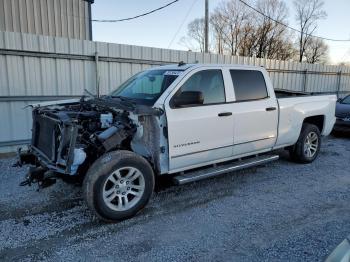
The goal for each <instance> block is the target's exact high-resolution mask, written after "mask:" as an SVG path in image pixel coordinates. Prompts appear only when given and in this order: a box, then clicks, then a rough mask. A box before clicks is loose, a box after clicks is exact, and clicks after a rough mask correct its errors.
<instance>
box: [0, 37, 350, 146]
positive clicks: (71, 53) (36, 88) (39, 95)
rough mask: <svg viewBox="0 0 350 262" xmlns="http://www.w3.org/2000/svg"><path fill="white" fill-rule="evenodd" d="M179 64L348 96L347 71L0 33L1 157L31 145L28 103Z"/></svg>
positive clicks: (71, 94) (102, 87)
mask: <svg viewBox="0 0 350 262" xmlns="http://www.w3.org/2000/svg"><path fill="white" fill-rule="evenodd" d="M96 54H97V55H96ZM179 61H184V62H187V63H193V62H196V61H197V62H199V63H225V64H227V63H229V64H250V65H258V66H264V67H265V68H267V69H268V71H269V72H270V76H271V78H272V81H273V84H274V86H275V87H276V88H282V89H288V90H295V91H307V92H324V93H338V94H339V95H344V94H345V93H346V92H350V68H348V67H341V66H325V65H311V64H301V63H296V62H291V61H277V60H269V59H258V58H254V57H238V56H223V55H214V54H203V53H195V52H186V51H177V50H167V49H159V48H152V47H140V46H130V45H120V44H111V43H101V42H92V41H86V40H75V39H66V38H55V37H47V36H38V35H29V34H20V33H9V32H0V116H1V124H0V152H6V151H11V150H13V149H14V148H15V146H16V145H20V144H23V143H26V142H27V141H28V139H29V137H30V129H31V115H30V109H29V108H26V109H23V108H25V107H26V106H27V105H28V104H30V103H33V102H38V101H46V100H57V99H64V98H69V97H75V96H76V97H78V96H80V95H81V94H82V93H83V90H84V89H87V90H89V91H90V92H95V90H96V86H97V82H99V86H100V91H101V94H105V93H107V92H109V91H111V90H113V89H115V88H116V87H117V86H118V85H119V84H121V83H122V82H123V81H125V80H126V79H127V78H129V77H130V76H131V75H133V74H135V73H137V72H138V71H140V70H144V69H146V68H149V67H152V66H155V65H161V64H169V63H178V62H179ZM97 65H98V66H97ZM97 75H99V76H100V77H99V78H97V77H96V76H97Z"/></svg>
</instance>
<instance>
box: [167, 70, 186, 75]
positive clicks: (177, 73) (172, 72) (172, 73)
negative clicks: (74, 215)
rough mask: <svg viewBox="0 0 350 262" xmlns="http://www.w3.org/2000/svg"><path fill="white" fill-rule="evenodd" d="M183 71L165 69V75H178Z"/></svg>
mask: <svg viewBox="0 0 350 262" xmlns="http://www.w3.org/2000/svg"><path fill="white" fill-rule="evenodd" d="M181 73H182V71H179V70H177V71H165V73H164V75H165V76H178V75H180V74H181Z"/></svg>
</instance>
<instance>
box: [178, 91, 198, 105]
mask: <svg viewBox="0 0 350 262" xmlns="http://www.w3.org/2000/svg"><path fill="white" fill-rule="evenodd" d="M203 102H204V98H203V93H202V92H200V91H184V92H181V93H180V94H179V95H176V96H174V98H173V101H172V105H173V106H174V107H185V106H190V105H203Z"/></svg>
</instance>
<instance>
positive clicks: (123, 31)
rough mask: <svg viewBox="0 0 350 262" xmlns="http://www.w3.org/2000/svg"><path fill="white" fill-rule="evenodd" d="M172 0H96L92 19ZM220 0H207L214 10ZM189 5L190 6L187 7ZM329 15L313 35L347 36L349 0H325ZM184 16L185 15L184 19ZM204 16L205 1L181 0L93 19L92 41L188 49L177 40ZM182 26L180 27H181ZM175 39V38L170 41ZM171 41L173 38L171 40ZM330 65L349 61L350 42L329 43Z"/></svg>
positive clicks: (292, 23) (289, 0)
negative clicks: (192, 22) (102, 20)
mask: <svg viewBox="0 0 350 262" xmlns="http://www.w3.org/2000/svg"><path fill="white" fill-rule="evenodd" d="M171 1H172V0H147V1H146V0H128V1H125V0H124V1H122V0H96V1H95V3H94V4H93V5H92V18H93V19H121V18H126V17H131V16H135V15H138V14H141V13H144V12H147V11H150V10H152V9H155V8H158V7H160V6H162V5H165V4H167V3H169V2H171ZM220 1H222V0H209V6H210V10H213V9H214V8H215V7H216V6H217V5H218V3H219V2H220ZM284 2H285V3H286V4H287V6H288V8H289V13H290V15H289V20H288V22H289V25H290V26H292V27H294V28H297V25H296V22H295V11H294V8H293V1H292V0H284ZM191 6H192V9H190V7H191ZM324 10H325V11H326V12H327V14H328V16H327V18H326V19H325V20H321V21H319V23H318V28H317V31H316V32H315V34H316V35H319V36H324V37H327V38H334V39H350V27H349V24H350V15H349V11H350V0H325V6H324ZM186 15H188V16H187V18H186ZM203 16H204V0H180V1H178V2H176V3H175V4H173V5H171V6H169V7H167V8H165V9H163V10H160V11H158V12H156V13H153V14H150V15H148V16H145V17H141V18H138V19H135V20H131V21H124V22H118V23H96V22H93V25H92V30H93V40H94V41H102V42H111V43H119V44H129V45H140V46H152V47H160V48H171V49H178V50H188V48H187V47H186V46H184V45H183V44H181V41H180V39H181V38H182V37H183V36H186V32H187V24H188V23H189V22H190V21H192V20H193V19H195V18H199V17H203ZM181 25H182V27H181ZM176 33H177V34H176ZM173 39H174V40H173ZM172 40H173V41H172ZM327 44H328V45H329V48H330V50H329V57H330V62H331V63H332V64H336V63H339V62H348V63H349V62H350V42H330V41H327Z"/></svg>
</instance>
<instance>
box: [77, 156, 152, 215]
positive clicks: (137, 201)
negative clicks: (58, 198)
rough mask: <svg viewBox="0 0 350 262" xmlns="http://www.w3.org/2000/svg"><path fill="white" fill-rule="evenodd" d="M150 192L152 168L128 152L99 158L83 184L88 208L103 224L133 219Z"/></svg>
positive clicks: (143, 160)
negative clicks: (103, 221) (104, 222)
mask: <svg viewBox="0 0 350 262" xmlns="http://www.w3.org/2000/svg"><path fill="white" fill-rule="evenodd" d="M153 190H154V174H153V170H152V168H151V166H150V165H149V163H148V162H147V161H146V160H145V159H144V158H142V157H140V156H138V155H136V154H135V153H133V152H130V151H116V152H110V153H107V154H106V155H104V156H102V157H101V158H99V159H98V160H97V161H96V162H95V163H94V164H93V165H92V166H91V168H90V169H89V171H88V172H87V174H86V176H85V178H84V183H83V193H84V198H85V200H86V202H87V204H88V206H89V208H90V209H91V210H92V211H93V212H94V213H95V214H96V215H97V216H98V217H99V218H101V219H102V220H105V221H119V220H123V219H126V218H129V217H132V216H134V215H135V214H136V213H137V212H139V211H140V210H141V209H142V208H143V207H145V205H146V204H147V203H148V201H149V199H150V198H151V195H152V193H153Z"/></svg>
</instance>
